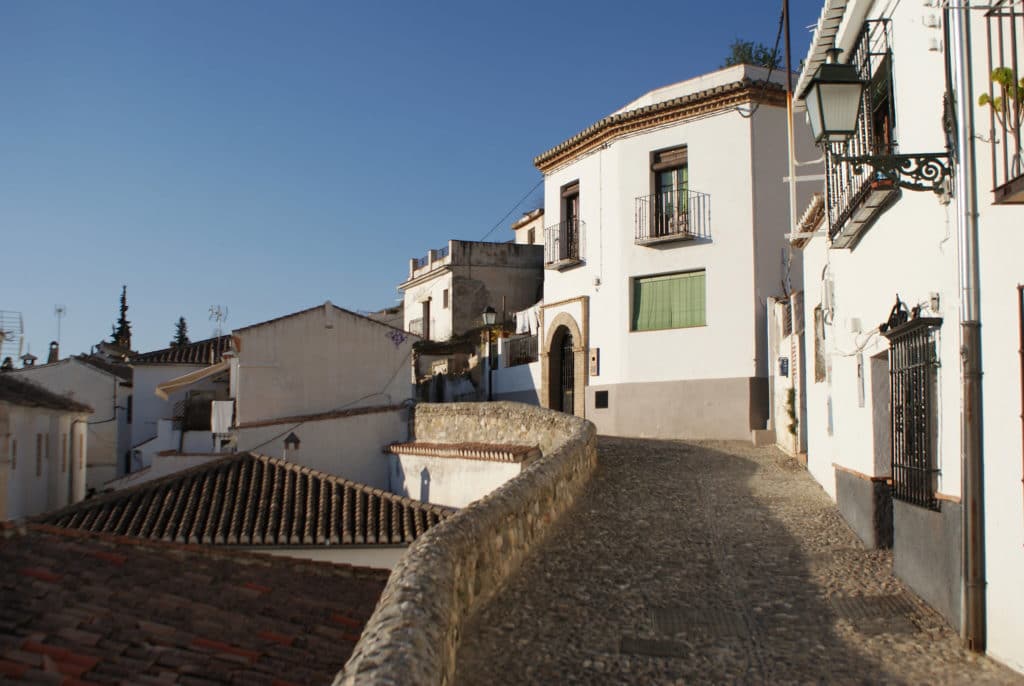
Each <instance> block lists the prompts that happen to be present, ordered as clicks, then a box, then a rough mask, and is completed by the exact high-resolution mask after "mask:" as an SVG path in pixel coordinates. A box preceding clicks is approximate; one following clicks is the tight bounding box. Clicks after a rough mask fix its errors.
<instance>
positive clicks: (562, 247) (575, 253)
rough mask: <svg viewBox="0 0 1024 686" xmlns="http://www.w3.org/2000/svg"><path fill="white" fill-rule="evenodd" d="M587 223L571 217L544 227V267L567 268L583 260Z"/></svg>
mask: <svg viewBox="0 0 1024 686" xmlns="http://www.w3.org/2000/svg"><path fill="white" fill-rule="evenodd" d="M585 232H586V224H585V223H584V222H582V221H580V220H578V219H569V220H566V221H563V222H559V223H558V224H553V225H552V226H549V227H547V228H546V229H544V267H545V268H546V269H566V268H568V267H572V266H575V265H577V264H580V263H582V262H583V241H584V235H585Z"/></svg>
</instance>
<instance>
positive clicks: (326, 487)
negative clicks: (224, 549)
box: [38, 453, 453, 546]
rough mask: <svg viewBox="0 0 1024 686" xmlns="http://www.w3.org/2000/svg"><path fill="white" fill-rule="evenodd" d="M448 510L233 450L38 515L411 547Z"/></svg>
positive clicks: (106, 525)
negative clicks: (178, 469)
mask: <svg viewBox="0 0 1024 686" xmlns="http://www.w3.org/2000/svg"><path fill="white" fill-rule="evenodd" d="M452 512H453V510H452V509H450V508H446V507H442V506H439V505H432V504H429V503H421V502H419V501H415V500H410V499H409V498H404V497H402V496H398V495H395V494H393V493H388V492H387V491H382V490H380V489H377V488H371V487H369V486H365V485H363V484H357V483H355V482H352V481H348V480H346V479H342V478H340V477H336V476H332V475H329V474H324V473H323V472H318V471H315V470H311V469H309V468H308V467H302V466H300V465H297V464H295V463H293V462H286V461H284V460H279V459H275V458H270V457H266V456H263V455H255V454H252V453H239V454H236V455H231V456H229V457H225V458H224V459H221V460H216V461H214V462H208V463H206V464H203V465H200V466H198V467H194V468H192V469H189V470H186V471H183V472H179V473H177V474H172V475H171V476H168V477H165V478H163V479H158V480H155V481H151V482H147V483H144V484H141V485H139V486H136V487H135V488H131V489H125V490H123V491H115V492H113V493H108V494H104V495H101V496H98V497H96V498H92V499H90V500H86V501H84V502H81V503H78V504H76V505H72V506H71V507H68V508H65V509H63V510H58V511H56V512H52V513H48V514H46V515H43V516H42V517H40V518H39V519H38V521H39V522H41V523H46V524H52V525H55V526H59V527H64V528H69V529H80V530H83V531H92V532H97V533H108V534H115V535H119V536H130V537H138V538H145V539H151V540H163V541H176V542H179V543H207V544H214V545H256V546H259V545H271V546H287V545H324V544H330V545H339V544H340V545H344V544H372V543H379V544H395V543H411V542H412V541H413V540H414V539H415V538H416V537H417V536H419V535H420V534H422V533H423V532H424V531H426V530H427V529H428V528H429V527H431V526H433V525H435V524H437V523H438V522H439V521H441V520H442V519H444V518H445V517H447V516H448V515H449V514H451V513H452Z"/></svg>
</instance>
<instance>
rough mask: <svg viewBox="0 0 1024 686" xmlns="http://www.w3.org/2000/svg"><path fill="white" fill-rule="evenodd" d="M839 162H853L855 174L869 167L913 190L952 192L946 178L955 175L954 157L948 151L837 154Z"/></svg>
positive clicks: (882, 176) (882, 177)
mask: <svg viewBox="0 0 1024 686" xmlns="http://www.w3.org/2000/svg"><path fill="white" fill-rule="evenodd" d="M835 159H836V160H837V161H839V162H848V163H849V164H851V165H853V172H854V173H855V174H862V173H863V172H864V167H865V166H868V167H871V169H872V170H873V171H874V172H875V173H876V174H878V176H879V177H880V178H881V179H888V180H889V181H891V182H892V183H893V185H894V186H898V187H899V188H906V189H907V190H911V191H932V192H933V193H937V194H939V195H941V194H943V193H946V192H948V188H947V187H946V181H947V180H948V179H949V177H950V176H951V175H952V173H953V172H952V156H951V155H950V154H949V153H948V152H929V153H922V154H920V155H851V156H846V155H837V156H836V158H835Z"/></svg>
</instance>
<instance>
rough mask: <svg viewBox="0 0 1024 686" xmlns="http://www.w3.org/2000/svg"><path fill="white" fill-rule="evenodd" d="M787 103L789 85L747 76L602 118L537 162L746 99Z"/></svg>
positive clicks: (549, 165)
mask: <svg viewBox="0 0 1024 686" xmlns="http://www.w3.org/2000/svg"><path fill="white" fill-rule="evenodd" d="M750 101H756V102H764V103H766V104H769V105H780V106H781V105H785V103H786V101H785V87H784V86H783V85H782V84H779V83H775V82H774V81H764V80H753V79H743V80H741V81H734V82H732V83H728V84H724V85H722V86H716V87H715V88H709V89H707V90H703V91H699V92H697V93H691V94H690V95H684V96H682V97H679V98H673V99H671V100H666V101H664V102H659V103H655V104H653V105H647V106H646V107H639V108H637V109H635V110H628V111H626V112H619V113H617V114H612V115H609V116H607V117H604V118H603V119H600V120H598V121H597V122H595V123H594V124H592V125H591V126H589V127H587V128H586V129H584V130H583V131H581V132H580V133H578V134H576V135H575V136H573V137H572V138H570V139H568V140H566V141H563V142H562V143H559V144H558V145H556V146H555V147H553V148H551V149H550V150H547V151H546V152H543V153H541V154H540V155H537V157H535V158H534V160H533V164H534V166H535V167H537V168H538V169H539V170H540V171H541V172H543V173H547V172H549V171H551V170H552V169H554V168H555V167H557V166H558V165H559V164H561V163H563V162H565V161H567V160H568V159H570V158H572V157H574V156H576V155H579V154H582V153H584V152H587V151H589V150H591V149H593V148H595V147H597V146H598V145H600V144H601V143H604V142H605V141H608V140H610V139H612V138H615V137H616V136H618V135H620V134H623V133H630V132H632V131H636V130H638V129H645V128H650V127H654V126H660V125H663V124H668V123H672V122H675V121H681V120H684V119H689V118H691V117H694V116H698V115H703V114H708V113H711V112H717V111H721V110H725V109H729V108H731V107H735V106H736V105H738V104H742V103H744V102H750Z"/></svg>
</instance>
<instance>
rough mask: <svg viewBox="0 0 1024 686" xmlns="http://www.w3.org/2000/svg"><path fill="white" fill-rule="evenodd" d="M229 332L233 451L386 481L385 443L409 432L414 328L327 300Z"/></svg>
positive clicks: (361, 480)
mask: <svg viewBox="0 0 1024 686" xmlns="http://www.w3.org/2000/svg"><path fill="white" fill-rule="evenodd" d="M232 337H233V340H234V346H235V353H234V355H233V356H232V357H231V358H230V365H231V397H232V398H233V399H234V402H235V408H234V430H235V432H236V434H237V445H236V448H237V449H238V450H239V451H253V452H259V453H262V454H265V455H269V456H272V457H284V458H286V459H287V460H288V461H290V462H297V463H299V464H302V465H304V466H307V467H310V468H313V469H317V470H320V471H322V472H325V473H327V474H333V475H336V476H341V477H344V478H346V479H350V480H352V481H356V482H359V483H362V484H367V485H369V486H372V487H376V488H387V486H388V463H387V457H386V455H385V454H384V453H383V448H384V446H386V445H388V444H389V443H392V442H395V441H402V440H406V439H407V438H408V427H407V420H408V417H407V414H408V412H407V408H408V405H409V402H410V400H411V398H412V383H411V379H410V365H411V360H412V344H413V342H414V341H416V340H419V338H418V337H417V336H413V335H411V334H409V333H407V332H404V331H402V330H400V329H397V328H394V327H391V326H387V325H385V324H381V323H380V322H377V321H374V320H372V319H370V318H368V317H364V316H362V315H359V314H356V313H354V312H349V311H348V310H345V309H342V308H340V307H337V306H336V305H333V304H332V303H330V302H325V303H324V304H323V305H318V306H317V307H313V308H310V309H308V310H302V311H300V312H296V313H294V314H290V315H286V316H284V317H278V318H277V319H272V320H270V321H267V322H262V323H260V324H253V325H252V326H247V327H244V328H241V329H235V330H234V331H233V332H232ZM289 437H294V439H298V445H297V446H296V445H295V444H294V443H293V444H291V445H286V441H287V439H289Z"/></svg>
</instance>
